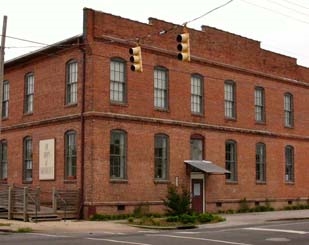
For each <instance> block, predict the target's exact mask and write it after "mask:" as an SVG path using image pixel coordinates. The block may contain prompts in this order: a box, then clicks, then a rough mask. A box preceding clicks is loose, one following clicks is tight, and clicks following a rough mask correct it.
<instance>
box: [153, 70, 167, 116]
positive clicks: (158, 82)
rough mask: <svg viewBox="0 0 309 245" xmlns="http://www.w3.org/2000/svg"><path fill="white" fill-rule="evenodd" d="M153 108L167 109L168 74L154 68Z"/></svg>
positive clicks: (165, 71)
mask: <svg viewBox="0 0 309 245" xmlns="http://www.w3.org/2000/svg"><path fill="white" fill-rule="evenodd" d="M154 106H155V108H158V109H163V110H167V109H168V72H167V69H165V68H163V67H156V68H155V70H154Z"/></svg>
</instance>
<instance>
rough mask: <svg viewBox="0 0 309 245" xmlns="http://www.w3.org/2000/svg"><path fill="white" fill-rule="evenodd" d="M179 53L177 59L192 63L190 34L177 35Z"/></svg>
mask: <svg viewBox="0 0 309 245" xmlns="http://www.w3.org/2000/svg"><path fill="white" fill-rule="evenodd" d="M176 40H177V42H178V45H177V50H178V51H179V53H178V55H177V58H178V59H179V60H182V61H190V35H189V33H188V32H185V33H183V34H179V35H177V38H176Z"/></svg>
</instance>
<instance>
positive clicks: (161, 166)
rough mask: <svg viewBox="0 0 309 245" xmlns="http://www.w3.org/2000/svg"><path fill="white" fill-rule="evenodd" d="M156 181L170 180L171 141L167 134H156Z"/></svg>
mask: <svg viewBox="0 0 309 245" xmlns="http://www.w3.org/2000/svg"><path fill="white" fill-rule="evenodd" d="M154 158H155V173H154V175H155V179H158V180H166V179H167V178H168V159H169V139H168V136H167V135H165V134H156V135H155V137H154Z"/></svg>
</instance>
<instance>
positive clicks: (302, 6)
mask: <svg viewBox="0 0 309 245" xmlns="http://www.w3.org/2000/svg"><path fill="white" fill-rule="evenodd" d="M281 1H284V2H287V3H289V4H291V5H295V6H298V7H300V8H304V9H309V7H307V6H305V5H302V4H298V3H295V2H293V1H289V0H281Z"/></svg>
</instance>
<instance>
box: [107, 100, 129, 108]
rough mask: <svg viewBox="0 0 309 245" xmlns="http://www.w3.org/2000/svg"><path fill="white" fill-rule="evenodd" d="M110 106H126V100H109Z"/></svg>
mask: <svg viewBox="0 0 309 245" xmlns="http://www.w3.org/2000/svg"><path fill="white" fill-rule="evenodd" d="M110 105H111V106H123V107H128V103H127V102H120V101H119V102H118V101H110Z"/></svg>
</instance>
